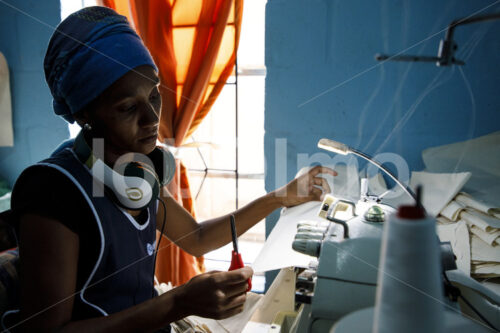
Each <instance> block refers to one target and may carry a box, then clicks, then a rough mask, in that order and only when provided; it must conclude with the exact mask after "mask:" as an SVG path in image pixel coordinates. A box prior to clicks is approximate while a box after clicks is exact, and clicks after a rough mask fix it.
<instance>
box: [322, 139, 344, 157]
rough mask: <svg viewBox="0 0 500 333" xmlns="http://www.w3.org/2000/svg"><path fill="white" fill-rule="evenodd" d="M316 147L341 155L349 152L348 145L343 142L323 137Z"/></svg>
mask: <svg viewBox="0 0 500 333" xmlns="http://www.w3.org/2000/svg"><path fill="white" fill-rule="evenodd" d="M318 148H321V149H324V150H328V151H331V152H334V153H337V154H341V155H347V154H349V153H350V152H351V150H350V149H349V147H348V146H346V145H345V144H343V143H340V142H337V141H333V140H330V139H324V138H323V139H321V140H319V141H318Z"/></svg>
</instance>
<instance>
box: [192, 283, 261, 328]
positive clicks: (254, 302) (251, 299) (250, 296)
mask: <svg viewBox="0 0 500 333" xmlns="http://www.w3.org/2000/svg"><path fill="white" fill-rule="evenodd" d="M262 298H263V295H259V294H255V293H251V292H250V293H247V299H246V301H245V307H244V309H243V312H240V313H238V314H237V315H235V316H233V317H229V318H226V319H221V320H215V319H210V318H202V317H198V316H189V317H187V318H185V320H184V321H185V322H187V323H188V324H189V325H191V326H192V327H193V328H196V329H197V330H195V331H193V332H203V333H227V332H231V333H232V332H236V333H237V332H242V331H243V329H244V328H245V326H246V324H247V322H248V321H249V320H250V318H251V317H252V315H253V313H254V312H255V310H257V308H258V307H259V306H260V303H261V300H262Z"/></svg>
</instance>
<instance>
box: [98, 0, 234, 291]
mask: <svg viewBox="0 0 500 333" xmlns="http://www.w3.org/2000/svg"><path fill="white" fill-rule="evenodd" d="M100 4H101V5H104V6H107V7H110V8H113V9H115V10H116V11H117V12H118V13H120V14H122V15H125V16H127V17H128V18H129V20H130V22H131V23H132V24H133V26H134V28H135V29H136V31H137V32H138V34H139V35H140V36H141V38H142V39H143V40H144V43H145V44H146V46H147V47H148V49H149V51H150V52H151V55H152V56H153V58H154V60H155V62H156V65H157V66H158V69H159V72H160V73H159V74H160V79H161V83H162V84H161V87H160V90H161V94H162V98H163V106H162V114H161V120H160V139H161V140H162V141H163V142H166V143H168V144H170V145H174V146H176V147H179V146H181V145H182V144H183V143H184V142H185V140H186V139H187V138H189V136H190V135H191V134H192V133H193V132H194V131H195V130H196V128H197V127H198V125H199V124H200V123H201V121H202V120H203V118H204V117H205V116H206V115H207V114H208V112H209V110H210V108H211V106H212V105H213V103H214V102H215V99H216V98H217V96H218V95H219V93H220V91H221V90H222V88H223V87H224V84H225V82H226V80H227V79H228V77H229V75H231V73H232V72H233V69H234V64H235V60H236V51H237V49H238V41H239V35H240V27H241V19H242V10H243V0H148V1H144V0H101V1H100ZM174 180H175V181H172V183H170V185H169V187H168V188H169V190H170V192H171V193H172V195H173V196H174V197H175V198H176V199H177V200H178V202H179V203H181V204H182V205H183V207H184V208H186V209H187V210H188V211H189V212H190V213H191V214H192V215H193V216H194V202H193V198H192V197H191V193H190V189H189V181H188V175H187V170H186V167H185V166H184V165H183V164H182V162H181V161H177V171H176V175H175V177H174ZM167 227H168V224H167ZM167 244H168V245H167ZM161 248H162V249H161V250H160V251H159V253H158V258H157V264H156V275H157V277H158V279H159V280H160V282H169V281H170V282H172V284H173V285H180V284H182V283H184V282H187V281H188V280H189V279H190V278H191V277H193V276H194V275H196V274H198V273H201V272H202V271H203V270H204V265H203V258H194V257H192V256H190V255H188V254H187V253H185V252H184V251H182V250H181V249H179V248H178V247H177V246H175V245H173V244H171V243H170V241H169V240H168V239H166V238H164V239H163V240H162V243H161Z"/></svg>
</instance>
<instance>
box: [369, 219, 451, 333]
mask: <svg viewBox="0 0 500 333" xmlns="http://www.w3.org/2000/svg"><path fill="white" fill-rule="evenodd" d="M440 266H441V262H440V253H439V246H438V239H437V236H436V221H435V219H433V218H424V219H419V220H415V219H414V220H408V219H402V218H400V217H398V216H396V215H395V214H393V215H391V216H390V217H389V219H388V222H387V224H386V225H385V228H384V234H383V238H382V249H381V261H380V265H379V268H380V270H379V273H378V286H377V297H376V302H375V314H374V324H373V332H374V333H386V332H406V333H411V332H426V333H433V332H436V333H437V332H442V331H443V329H444V322H443V321H444V308H443V302H442V299H443V296H442V295H443V292H442V284H441V275H440V274H441V267H440Z"/></svg>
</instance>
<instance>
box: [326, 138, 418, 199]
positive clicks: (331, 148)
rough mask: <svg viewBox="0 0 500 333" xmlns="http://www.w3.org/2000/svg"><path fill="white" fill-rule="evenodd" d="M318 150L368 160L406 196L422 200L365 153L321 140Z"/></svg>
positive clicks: (337, 143) (327, 140) (328, 140)
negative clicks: (351, 155)
mask: <svg viewBox="0 0 500 333" xmlns="http://www.w3.org/2000/svg"><path fill="white" fill-rule="evenodd" d="M318 148H321V149H324V150H328V151H331V152H334V153H337V154H341V155H347V154H354V155H356V156H359V157H361V158H363V159H365V160H367V161H368V162H370V163H372V164H373V165H375V166H376V167H377V168H379V169H380V170H382V171H384V172H385V173H386V174H387V175H388V176H389V177H391V179H392V180H394V181H395V182H396V183H397V184H398V185H399V186H401V188H402V189H403V190H404V191H405V192H406V194H408V195H409V196H410V197H412V198H413V200H415V202H417V203H418V202H420V200H418V199H417V196H416V195H415V193H413V191H412V190H411V189H410V188H409V187H408V186H406V185H404V184H403V183H402V182H400V181H399V179H397V178H396V176H394V175H393V174H392V173H391V172H390V171H389V169H387V168H386V167H384V166H382V164H380V163H378V162H377V161H375V160H374V159H373V158H371V157H370V156H368V155H366V154H365V153H362V152H360V151H358V150H356V149H354V148H351V147H349V146H347V145H345V144H343V143H340V142H337V141H333V140H330V139H321V140H319V142H318Z"/></svg>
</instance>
